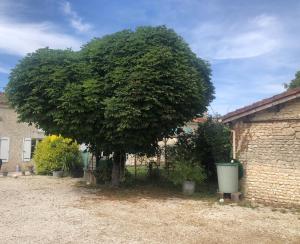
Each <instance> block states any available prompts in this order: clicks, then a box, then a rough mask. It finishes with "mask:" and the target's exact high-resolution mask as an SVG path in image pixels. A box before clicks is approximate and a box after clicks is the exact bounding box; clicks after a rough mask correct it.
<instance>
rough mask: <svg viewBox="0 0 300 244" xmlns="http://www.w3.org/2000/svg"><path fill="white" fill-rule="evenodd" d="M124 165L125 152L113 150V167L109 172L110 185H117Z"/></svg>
mask: <svg viewBox="0 0 300 244" xmlns="http://www.w3.org/2000/svg"><path fill="white" fill-rule="evenodd" d="M124 166H125V154H124V153H122V152H114V156H113V168H112V174H111V184H112V186H116V187H117V186H119V185H120V179H121V177H122V175H123V174H124Z"/></svg>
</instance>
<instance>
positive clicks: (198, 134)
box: [167, 118, 231, 180]
mask: <svg viewBox="0 0 300 244" xmlns="http://www.w3.org/2000/svg"><path fill="white" fill-rule="evenodd" d="M167 154H168V158H169V160H170V161H171V162H172V161H174V162H176V161H178V160H180V161H191V162H193V164H194V165H198V166H200V167H202V168H203V169H204V170H205V172H206V175H207V178H208V179H209V180H216V175H217V174H216V163H218V162H230V159H231V132H230V130H229V128H228V127H226V126H225V125H224V124H222V123H220V122H218V121H217V120H216V119H212V118H209V119H208V120H207V121H206V122H204V123H201V124H199V126H198V128H197V130H196V131H195V132H194V133H181V134H180V135H178V142H177V143H176V145H175V146H173V147H169V148H167Z"/></svg>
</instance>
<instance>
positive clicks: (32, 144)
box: [30, 138, 42, 158]
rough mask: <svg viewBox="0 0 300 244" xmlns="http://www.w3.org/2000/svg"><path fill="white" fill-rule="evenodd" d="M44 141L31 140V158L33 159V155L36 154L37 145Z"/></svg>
mask: <svg viewBox="0 0 300 244" xmlns="http://www.w3.org/2000/svg"><path fill="white" fill-rule="evenodd" d="M41 140H42V139H35V138H32V139H31V155H30V158H33V154H34V151H35V149H36V146H37V144H38V143H39V142H40V141H41Z"/></svg>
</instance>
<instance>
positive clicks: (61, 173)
mask: <svg viewBox="0 0 300 244" xmlns="http://www.w3.org/2000/svg"><path fill="white" fill-rule="evenodd" d="M52 175H53V177H56V178H61V177H63V175H64V171H62V170H59V171H53V172H52Z"/></svg>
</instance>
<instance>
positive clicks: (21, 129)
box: [0, 104, 44, 171]
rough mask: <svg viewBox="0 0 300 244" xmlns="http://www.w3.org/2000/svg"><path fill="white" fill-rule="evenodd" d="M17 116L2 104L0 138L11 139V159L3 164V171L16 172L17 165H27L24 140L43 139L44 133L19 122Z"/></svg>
mask: <svg viewBox="0 0 300 244" xmlns="http://www.w3.org/2000/svg"><path fill="white" fill-rule="evenodd" d="M17 120H18V119H17V114H16V113H15V111H14V110H13V109H11V108H9V107H8V106H7V105H5V104H0V137H8V138H9V159H8V162H6V163H3V165H2V170H3V169H5V170H8V171H15V170H16V165H17V164H18V165H20V166H22V165H26V164H29V163H30V162H23V160H22V154H23V140H24V138H36V139H37V138H43V137H44V133H43V132H41V131H38V129H37V128H35V127H33V126H29V125H28V124H26V123H18V122H17Z"/></svg>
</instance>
